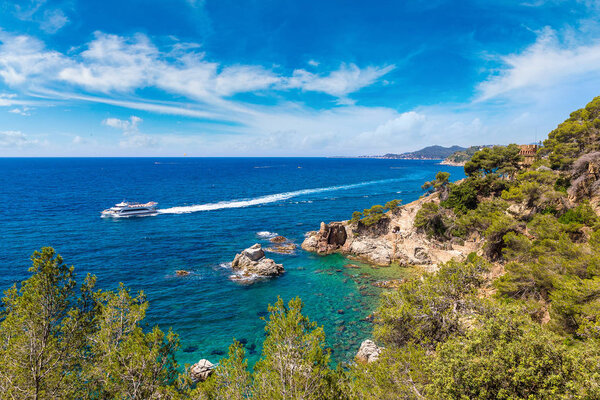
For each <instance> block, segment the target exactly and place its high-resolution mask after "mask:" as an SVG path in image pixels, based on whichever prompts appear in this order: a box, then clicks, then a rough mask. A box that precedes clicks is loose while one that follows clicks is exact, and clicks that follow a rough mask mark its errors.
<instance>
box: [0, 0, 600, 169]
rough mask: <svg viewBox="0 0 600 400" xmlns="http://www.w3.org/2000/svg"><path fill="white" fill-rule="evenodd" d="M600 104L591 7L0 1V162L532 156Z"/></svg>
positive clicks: (529, 0) (256, 0)
mask: <svg viewBox="0 0 600 400" xmlns="http://www.w3.org/2000/svg"><path fill="white" fill-rule="evenodd" d="M597 95H600V0H582V1H577V0H571V1H561V0H525V1H518V0H513V1H509V0H496V1H483V0H462V1H445V0H427V1H421V0H411V1H383V0H381V1H378V0H372V1H368V2H367V1H359V0H339V1H332V0H302V1H299V0H296V1H289V0H277V1H275V0H244V1H241V0H238V1H231V0H169V1H165V0H120V1H113V0H103V1H93V0H86V1H83V0H56V1H51V0H19V1H17V0H14V1H6V0H0V156H7V157H19V156H52V157H54V156H84V157H88V156H150V157H154V156H184V155H185V156H198V157H201V156H357V155H375V154H384V153H399V152H405V151H412V150H416V149H419V148H422V147H424V146H428V145H432V144H438V145H445V146H449V145H454V144H458V145H462V146H469V145H481V144H508V143H532V142H534V141H537V140H540V139H543V138H545V137H546V135H547V134H548V132H549V131H551V130H552V129H554V128H555V127H556V125H557V124H559V123H560V122H561V121H563V120H564V119H566V118H567V117H568V116H569V113H570V112H572V111H574V110H576V109H578V108H581V107H583V106H585V104H586V103H588V102H589V101H590V100H592V99H593V98H594V97H595V96H597Z"/></svg>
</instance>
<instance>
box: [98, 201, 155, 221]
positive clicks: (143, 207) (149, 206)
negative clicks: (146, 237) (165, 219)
mask: <svg viewBox="0 0 600 400" xmlns="http://www.w3.org/2000/svg"><path fill="white" fill-rule="evenodd" d="M157 205H158V203H157V202H155V201H150V202H148V203H135V202H129V201H122V202H120V203H118V204H115V206H114V207H111V208H109V209H106V210H104V211H102V212H101V213H100V214H101V217H102V218H105V217H113V218H123V217H146V216H150V215H156V214H158V211H157V210H156V206H157Z"/></svg>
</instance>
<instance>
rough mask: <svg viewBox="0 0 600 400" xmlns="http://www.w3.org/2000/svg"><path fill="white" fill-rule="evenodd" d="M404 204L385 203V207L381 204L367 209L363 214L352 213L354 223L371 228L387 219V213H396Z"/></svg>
mask: <svg viewBox="0 0 600 400" xmlns="http://www.w3.org/2000/svg"><path fill="white" fill-rule="evenodd" d="M400 204H402V200H398V199H396V200H390V201H388V202H387V203H385V206H381V205H379V204H376V205H374V206H373V207H371V208H365V209H364V210H363V212H360V211H354V212H353V213H352V219H351V220H350V221H351V222H353V223H361V224H363V225H365V226H371V225H375V224H377V223H378V222H379V221H380V220H381V219H383V218H386V215H385V213H386V212H388V211H395V210H397V209H398V207H400Z"/></svg>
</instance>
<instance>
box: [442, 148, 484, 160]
mask: <svg viewBox="0 0 600 400" xmlns="http://www.w3.org/2000/svg"><path fill="white" fill-rule="evenodd" d="M486 147H490V146H470V147H469V148H467V149H466V150H459V151H457V152H454V153H452V154H450V155H449V156H448V157H446V159H445V160H444V161H446V162H452V163H457V164H462V163H466V162H467V161H469V160H470V159H471V157H473V154H475V153H476V152H478V151H479V150H482V149H484V148H486Z"/></svg>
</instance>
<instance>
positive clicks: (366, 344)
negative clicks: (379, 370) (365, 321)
mask: <svg viewBox="0 0 600 400" xmlns="http://www.w3.org/2000/svg"><path fill="white" fill-rule="evenodd" d="M380 355H381V348H380V347H379V346H377V345H376V344H375V342H374V341H372V340H370V339H367V340H365V341H363V342H362V343H361V344H360V349H358V353H356V356H355V357H354V359H355V360H356V362H359V363H363V364H367V363H372V362H374V361H377V360H378V359H379V356H380Z"/></svg>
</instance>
